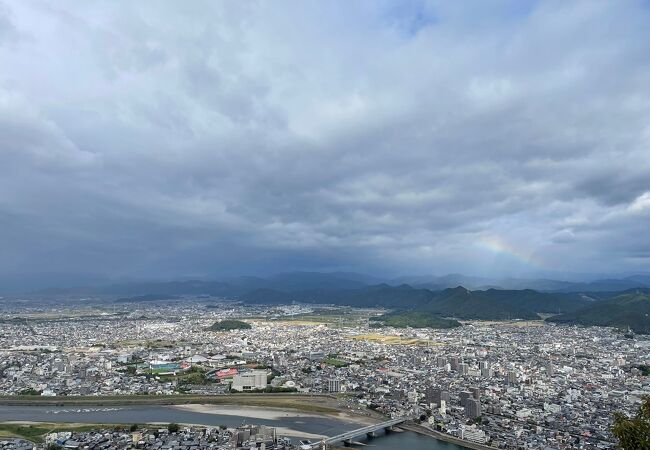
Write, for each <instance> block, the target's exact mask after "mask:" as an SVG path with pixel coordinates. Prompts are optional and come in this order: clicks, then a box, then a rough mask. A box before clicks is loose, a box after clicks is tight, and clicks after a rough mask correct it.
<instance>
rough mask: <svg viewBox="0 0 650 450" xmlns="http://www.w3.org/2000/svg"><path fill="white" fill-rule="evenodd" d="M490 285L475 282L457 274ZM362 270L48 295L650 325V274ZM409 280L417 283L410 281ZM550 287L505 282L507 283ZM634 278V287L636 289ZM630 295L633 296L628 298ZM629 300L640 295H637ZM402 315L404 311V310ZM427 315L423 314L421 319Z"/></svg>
mask: <svg viewBox="0 0 650 450" xmlns="http://www.w3.org/2000/svg"><path fill="white" fill-rule="evenodd" d="M459 280H460V281H463V282H466V283H468V284H469V285H472V284H479V285H481V286H483V285H484V284H486V283H487V286H483V287H482V288H471V287H468V286H465V285H464V284H457V285H454V286H452V287H449V286H447V285H448V284H450V283H452V282H454V281H459ZM377 281H378V279H376V278H373V277H369V276H366V275H362V274H354V273H345V272H333V273H320V272H291V273H284V274H278V275H275V276H272V277H267V278H262V277H254V276H242V277H230V278H224V279H222V280H218V281H204V280H184V281H168V282H130V283H116V284H108V285H104V286H99V287H81V288H71V289H46V290H41V291H38V292H37V293H36V294H34V295H36V296H39V295H40V296H41V297H42V298H48V297H57V296H62V297H65V296H84V297H85V296H96V297H100V298H106V300H107V301H117V302H151V301H183V299H184V296H206V297H221V298H229V299H234V300H240V301H243V302H245V303H249V304H287V303H291V302H300V303H312V304H317V303H318V304H336V305H348V306H355V307H382V308H386V309H391V310H394V313H392V318H391V321H392V322H393V323H406V322H404V321H402V320H401V319H406V318H409V320H410V321H411V322H412V321H413V319H414V318H415V317H417V314H421V315H422V317H426V318H427V320H428V321H429V322H428V323H441V324H442V323H445V322H440V321H438V320H437V319H436V318H455V319H482V320H504V319H539V318H540V314H548V315H555V316H556V317H554V318H552V319H550V320H551V321H554V322H558V323H575V324H583V325H606V326H617V327H627V326H630V327H632V328H633V329H634V330H635V331H637V332H643V333H645V332H648V331H650V322H649V321H650V319H648V316H647V315H646V314H650V311H647V309H646V307H647V302H645V300H644V299H645V296H650V276H647V275H634V276H630V277H626V278H621V279H603V280H597V281H593V282H589V283H572V282H564V281H555V280H543V279H539V280H523V279H507V280H501V281H500V283H501V285H499V287H500V288H498V289H497V288H494V287H493V286H492V285H491V284H489V283H494V282H499V281H498V280H491V279H487V278H479V277H466V276H463V275H447V276H445V277H402V278H399V279H393V280H388V281H386V282H382V283H377ZM405 281H409V282H410V284H407V283H405ZM534 284H537V285H538V286H541V287H544V288H546V289H531V288H517V289H503V288H502V285H516V286H529V285H534ZM630 285H633V286H632V288H629V286H630ZM625 299H628V300H625ZM629 299H636V300H634V301H632V300H629ZM400 314H402V317H398V316H399V315H400ZM420 322H422V321H420Z"/></svg>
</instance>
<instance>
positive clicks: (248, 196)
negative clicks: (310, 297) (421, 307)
mask: <svg viewBox="0 0 650 450" xmlns="http://www.w3.org/2000/svg"><path fill="white" fill-rule="evenodd" d="M463 3H464V4H459V3H458V2H442V1H440V2H439V1H424V0H423V1H406V2H399V3H397V2H384V1H360V2H345V3H343V4H342V3H336V2H250V3H240V2H231V3H214V2H198V1H197V2H191V3H188V4H181V3H175V2H156V3H155V7H153V5H154V4H153V3H149V2H137V3H136V2H72V1H38V2H37V1H20V2H7V1H2V0H0V67H2V70H1V71H0V248H1V249H2V251H0V283H1V282H4V281H5V280H10V281H11V280H13V281H12V282H15V283H19V284H23V285H29V284H30V283H33V284H34V285H39V283H40V286H41V287H43V285H44V284H46V285H47V284H61V283H64V284H73V282H74V281H75V280H78V281H80V282H84V281H87V282H90V281H93V280H94V281H98V280H107V279H125V278H133V279H150V278H155V279H177V278H182V277H199V278H216V277H222V276H226V275H235V274H271V273H277V272H287V271H294V270H306V271H326V272H329V271H355V272H362V273H369V274H377V275H381V276H398V275H407V274H438V275H444V274H447V273H464V274H468V275H478V276H488V277H542V276H544V277H555V278H561V277H562V276H563V274H564V275H565V276H566V277H571V276H574V275H575V276H576V277H579V276H583V275H580V274H612V275H619V274H631V273H639V272H642V273H648V272H649V271H650V265H649V264H648V263H649V262H650V238H649V235H648V230H649V229H650V90H649V89H648V86H649V85H650V27H648V23H650V5H649V4H648V2H645V1H641V0H639V1H629V2H619V1H603V2H570V3H569V2H562V1H521V0H512V1H507V0H503V1H497V2H485V3H483V2H476V3H475V4H472V5H471V6H470V5H469V3H468V2H463ZM584 276H588V275H584ZM48 277H49V278H48ZM45 281H48V283H45Z"/></svg>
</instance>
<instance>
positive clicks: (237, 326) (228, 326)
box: [208, 320, 252, 331]
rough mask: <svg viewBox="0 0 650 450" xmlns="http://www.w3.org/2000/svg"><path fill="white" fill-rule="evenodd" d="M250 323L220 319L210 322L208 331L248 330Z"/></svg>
mask: <svg viewBox="0 0 650 450" xmlns="http://www.w3.org/2000/svg"><path fill="white" fill-rule="evenodd" d="M251 328H252V327H251V325H250V324H249V323H246V322H242V321H241V320H221V321H219V322H215V323H213V324H212V326H211V327H210V328H208V329H209V330H210V331H231V330H249V329H251Z"/></svg>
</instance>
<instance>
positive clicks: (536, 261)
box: [479, 235, 544, 267]
mask: <svg viewBox="0 0 650 450" xmlns="http://www.w3.org/2000/svg"><path fill="white" fill-rule="evenodd" d="M479 247H481V248H483V249H486V250H489V251H491V252H493V253H497V254H500V255H507V256H510V257H512V258H514V259H516V260H518V261H520V262H523V263H525V264H528V265H532V266H537V267H541V266H543V265H544V264H543V262H542V260H541V259H540V258H538V257H537V256H535V254H534V253H533V252H532V251H528V250H525V249H522V248H517V247H515V246H514V245H512V244H511V243H510V242H507V241H506V240H504V239H503V238H502V237H500V236H494V235H491V236H481V238H480V239H479Z"/></svg>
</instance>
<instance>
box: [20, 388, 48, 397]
mask: <svg viewBox="0 0 650 450" xmlns="http://www.w3.org/2000/svg"><path fill="white" fill-rule="evenodd" d="M41 392H42V391H39V390H36V389H34V388H27V389H23V390H21V391H20V392H18V395H41Z"/></svg>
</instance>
